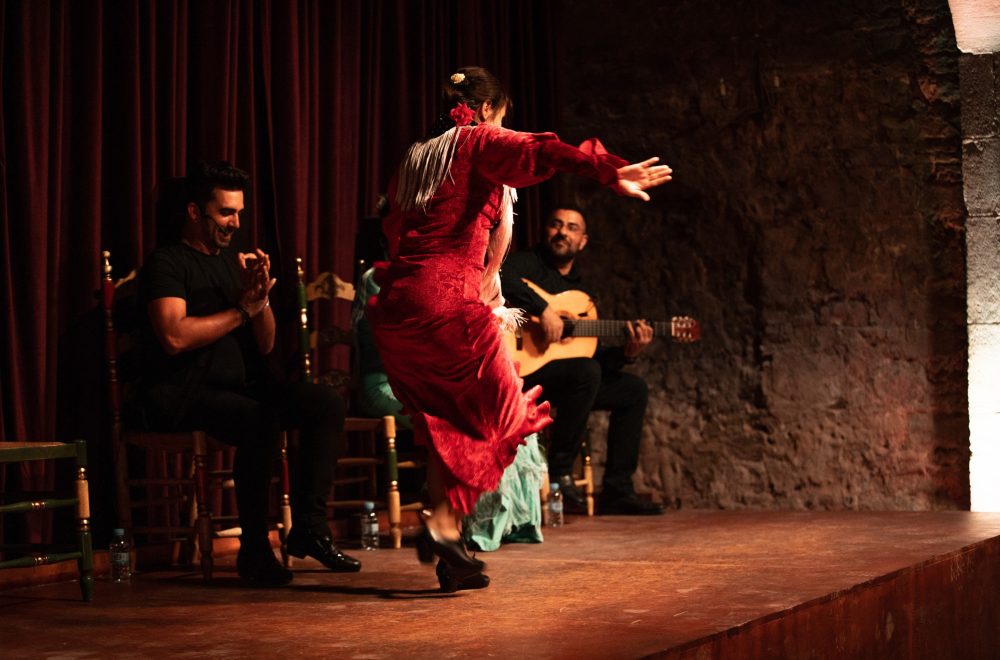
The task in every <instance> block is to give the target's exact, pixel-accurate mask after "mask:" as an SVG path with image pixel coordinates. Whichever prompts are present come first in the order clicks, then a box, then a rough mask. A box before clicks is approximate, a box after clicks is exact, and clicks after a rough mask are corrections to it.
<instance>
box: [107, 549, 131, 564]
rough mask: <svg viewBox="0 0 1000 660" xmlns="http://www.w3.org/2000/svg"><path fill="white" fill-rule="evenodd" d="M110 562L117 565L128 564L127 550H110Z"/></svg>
mask: <svg viewBox="0 0 1000 660" xmlns="http://www.w3.org/2000/svg"><path fill="white" fill-rule="evenodd" d="M111 563H112V564H118V565H119V566H128V565H129V553H127V552H118V551H116V552H112V553H111Z"/></svg>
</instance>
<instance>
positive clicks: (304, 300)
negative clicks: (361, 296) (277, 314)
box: [295, 257, 354, 388]
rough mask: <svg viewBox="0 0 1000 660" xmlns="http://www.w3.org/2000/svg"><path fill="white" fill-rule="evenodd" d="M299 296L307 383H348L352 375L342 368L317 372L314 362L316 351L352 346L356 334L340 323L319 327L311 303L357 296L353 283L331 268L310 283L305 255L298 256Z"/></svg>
mask: <svg viewBox="0 0 1000 660" xmlns="http://www.w3.org/2000/svg"><path fill="white" fill-rule="evenodd" d="M295 275H296V284H295V290H296V300H297V302H298V306H299V360H300V363H299V368H300V370H301V376H302V379H303V380H304V381H305V382H307V383H312V382H321V383H325V384H327V385H330V386H332V387H336V388H342V387H348V386H349V385H350V383H351V378H350V375H349V374H348V373H347V372H345V371H343V370H342V369H331V370H328V371H325V372H323V373H316V368H315V366H314V362H313V358H312V356H313V351H315V350H319V349H322V348H329V347H333V346H337V345H343V346H348V347H350V346H351V345H352V344H353V341H354V335H353V333H352V332H351V331H350V330H345V329H344V328H340V327H337V326H330V327H328V328H321V329H317V328H314V324H313V323H311V322H310V319H311V318H315V317H316V315H315V314H312V313H311V312H312V311H313V310H310V308H309V305H310V303H315V302H316V301H318V300H338V299H339V300H347V301H353V300H354V286H353V285H352V284H349V283H347V282H345V281H344V280H342V279H340V277H338V276H337V275H336V274H334V273H331V272H323V273H320V274H319V275H318V276H317V277H316V279H314V280H313V281H312V282H309V283H308V284H307V283H306V281H305V268H304V267H303V264H302V258H301V257H297V258H296V259H295Z"/></svg>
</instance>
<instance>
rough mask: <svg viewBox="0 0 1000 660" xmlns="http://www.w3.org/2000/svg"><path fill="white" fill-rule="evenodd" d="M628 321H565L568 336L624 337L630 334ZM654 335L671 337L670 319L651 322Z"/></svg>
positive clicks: (564, 333) (565, 334)
mask: <svg viewBox="0 0 1000 660" xmlns="http://www.w3.org/2000/svg"><path fill="white" fill-rule="evenodd" d="M626 323H627V321H621V320H615V319H578V320H567V321H565V327H566V330H565V331H564V332H563V335H564V336H566V337H624V336H627V335H628V329H627V328H626V327H625V324H626ZM650 325H652V326H653V336H654V337H669V336H670V335H671V330H670V322H669V321H656V322H654V323H651V324H650Z"/></svg>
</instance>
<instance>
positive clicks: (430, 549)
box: [417, 527, 486, 579]
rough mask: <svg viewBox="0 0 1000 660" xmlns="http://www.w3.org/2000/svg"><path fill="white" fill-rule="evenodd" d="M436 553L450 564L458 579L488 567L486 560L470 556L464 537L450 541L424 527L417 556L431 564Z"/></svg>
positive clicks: (418, 538)
mask: <svg viewBox="0 0 1000 660" xmlns="http://www.w3.org/2000/svg"><path fill="white" fill-rule="evenodd" d="M435 555H437V557H438V558H439V559H441V561H443V562H444V563H445V564H447V565H448V568H450V569H451V573H452V574H453V575H455V576H456V577H457V578H458V579H465V578H466V577H468V576H470V575H473V574H475V573H481V572H482V571H483V569H484V568H486V563H485V562H484V561H482V560H481V559H476V558H475V557H470V556H469V553H468V552H466V550H465V543H464V542H463V541H462V539H459V540H457V541H449V540H447V539H445V538H441V537H438V536H437V535H436V534H434V532H432V531H431V530H430V529H429V528H428V527H424V531H423V532H421V533H420V536H419V537H417V557H418V558H419V559H420V561H421V562H422V563H424V564H429V563H431V562H432V561H434V556H435Z"/></svg>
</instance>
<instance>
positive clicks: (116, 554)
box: [108, 527, 132, 582]
mask: <svg viewBox="0 0 1000 660" xmlns="http://www.w3.org/2000/svg"><path fill="white" fill-rule="evenodd" d="M108 554H109V556H110V558H111V581H112V582H129V581H131V580H132V547H131V546H130V545H129V542H128V539H127V538H126V537H125V530H124V529H122V528H120V527H119V528H116V529H115V530H114V534H113V536H112V537H111V545H110V546H109V547H108Z"/></svg>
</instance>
